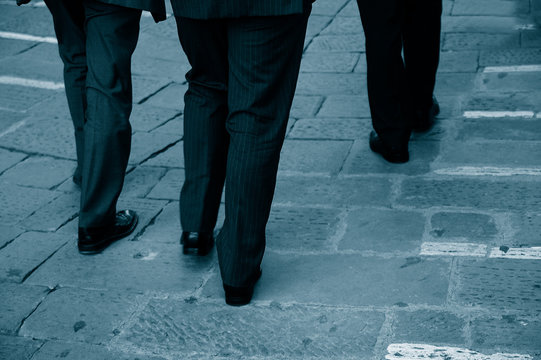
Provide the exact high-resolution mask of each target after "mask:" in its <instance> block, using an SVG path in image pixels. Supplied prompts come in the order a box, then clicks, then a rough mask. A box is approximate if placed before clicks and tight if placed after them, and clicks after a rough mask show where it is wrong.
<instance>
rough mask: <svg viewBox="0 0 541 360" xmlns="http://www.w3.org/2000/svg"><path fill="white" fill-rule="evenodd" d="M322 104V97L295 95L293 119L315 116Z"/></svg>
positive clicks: (291, 113)
mask: <svg viewBox="0 0 541 360" xmlns="http://www.w3.org/2000/svg"><path fill="white" fill-rule="evenodd" d="M322 102H323V97H322V96H316V95H300V94H295V97H294V98H293V104H292V105H291V111H290V116H291V117H293V118H302V117H310V116H315V115H316V113H317V111H318V110H319V108H320V107H321V103H322Z"/></svg>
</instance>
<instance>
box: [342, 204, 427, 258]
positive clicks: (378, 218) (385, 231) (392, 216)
mask: <svg viewBox="0 0 541 360" xmlns="http://www.w3.org/2000/svg"><path fill="white" fill-rule="evenodd" d="M424 230H425V218H424V216H423V215H422V214H421V213H415V212H407V211H400V210H390V209H389V210H387V209H385V210H381V209H374V208H363V209H359V210H352V211H349V212H348V216H347V219H346V230H345V234H344V236H343V238H342V240H341V241H340V243H339V244H338V249H339V250H355V251H363V252H370V251H373V252H377V253H387V254H400V253H404V252H405V253H410V254H412V253H416V252H417V251H418V248H419V246H420V245H421V241H422V237H423V233H424Z"/></svg>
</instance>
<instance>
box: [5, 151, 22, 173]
mask: <svg viewBox="0 0 541 360" xmlns="http://www.w3.org/2000/svg"><path fill="white" fill-rule="evenodd" d="M26 156H27V155H26V154H23V153H20V152H16V151H9V150H4V149H0V173H2V172H4V171H6V170H7V169H9V168H10V167H12V166H13V165H15V164H17V163H19V162H20V161H22V160H23V159H24V158H26Z"/></svg>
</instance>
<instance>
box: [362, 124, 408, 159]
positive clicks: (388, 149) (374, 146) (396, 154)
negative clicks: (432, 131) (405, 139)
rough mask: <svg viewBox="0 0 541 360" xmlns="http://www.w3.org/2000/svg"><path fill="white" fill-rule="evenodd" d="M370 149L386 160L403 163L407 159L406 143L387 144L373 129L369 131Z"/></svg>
mask: <svg viewBox="0 0 541 360" xmlns="http://www.w3.org/2000/svg"><path fill="white" fill-rule="evenodd" d="M370 149H371V150H372V151H373V152H375V153H378V154H380V155H381V156H383V158H384V159H385V160H387V161H388V162H392V163H395V164H401V163H405V162H408V160H409V153H408V144H407V143H406V145H403V146H388V145H386V144H385V143H384V142H383V140H381V138H380V137H379V136H378V134H376V132H375V131H372V132H370Z"/></svg>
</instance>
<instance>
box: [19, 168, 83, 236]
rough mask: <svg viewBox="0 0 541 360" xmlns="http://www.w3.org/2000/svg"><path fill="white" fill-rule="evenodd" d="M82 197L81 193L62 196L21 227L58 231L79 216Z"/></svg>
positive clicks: (39, 210) (37, 212)
mask: <svg viewBox="0 0 541 360" xmlns="http://www.w3.org/2000/svg"><path fill="white" fill-rule="evenodd" d="M68 181H70V182H71V178H70V180H68ZM80 197H81V196H80V193H79V192H73V193H67V194H62V195H60V196H59V197H57V198H56V199H54V200H53V201H51V202H50V203H48V204H46V205H44V206H42V207H41V208H40V209H38V210H37V211H36V212H34V213H33V214H32V215H30V216H29V217H27V218H26V219H24V220H23V221H21V222H20V226H21V227H24V228H25V229H27V230H36V231H56V230H57V229H59V228H60V227H61V226H62V225H64V224H65V223H66V222H68V221H69V220H71V219H73V218H75V216H77V214H78V213H79V204H80Z"/></svg>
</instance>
